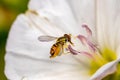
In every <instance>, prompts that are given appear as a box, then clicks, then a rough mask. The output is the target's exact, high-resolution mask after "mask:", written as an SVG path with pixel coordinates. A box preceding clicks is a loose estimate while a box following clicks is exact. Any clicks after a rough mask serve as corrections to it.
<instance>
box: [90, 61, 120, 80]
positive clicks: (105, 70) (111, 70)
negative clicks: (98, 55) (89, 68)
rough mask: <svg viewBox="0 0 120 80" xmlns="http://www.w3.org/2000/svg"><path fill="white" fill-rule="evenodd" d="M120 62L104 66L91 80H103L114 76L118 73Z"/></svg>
mask: <svg viewBox="0 0 120 80" xmlns="http://www.w3.org/2000/svg"><path fill="white" fill-rule="evenodd" d="M118 62H119V60H115V61H112V62H109V63H107V64H105V65H103V66H102V67H101V68H100V69H98V70H97V71H96V72H95V74H93V76H92V77H91V78H90V80H102V79H103V78H104V77H106V76H107V75H109V74H112V73H114V72H115V71H116V66H117V64H118Z"/></svg>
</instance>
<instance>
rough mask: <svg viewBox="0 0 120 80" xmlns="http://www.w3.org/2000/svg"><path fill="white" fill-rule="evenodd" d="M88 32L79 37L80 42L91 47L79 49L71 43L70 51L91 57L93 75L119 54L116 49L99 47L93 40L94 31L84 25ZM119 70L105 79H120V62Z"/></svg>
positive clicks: (90, 73) (91, 73)
mask: <svg viewBox="0 0 120 80" xmlns="http://www.w3.org/2000/svg"><path fill="white" fill-rule="evenodd" d="M82 27H83V28H85V30H86V32H87V36H84V35H78V36H77V38H78V39H79V40H80V42H81V43H82V44H83V45H84V46H86V47H88V48H89V50H88V51H77V50H74V49H73V48H72V46H71V45H69V46H68V49H69V51H70V52H71V53H72V54H73V55H77V54H84V55H85V56H87V57H89V58H91V61H90V67H89V72H88V73H89V75H93V74H94V73H95V72H96V71H97V70H98V69H99V68H100V67H102V66H103V65H104V64H106V63H108V62H111V61H113V60H116V59H117V55H116V53H115V51H114V50H112V49H111V48H109V47H104V48H103V49H102V50H101V49H100V48H99V45H97V44H95V43H94V42H93V41H92V31H91V30H90V29H89V27H88V26H87V25H85V24H84V25H82ZM117 69H118V71H116V72H115V73H114V74H111V75H108V76H107V77H105V78H104V79H103V80H120V71H119V70H120V64H118V66H117Z"/></svg>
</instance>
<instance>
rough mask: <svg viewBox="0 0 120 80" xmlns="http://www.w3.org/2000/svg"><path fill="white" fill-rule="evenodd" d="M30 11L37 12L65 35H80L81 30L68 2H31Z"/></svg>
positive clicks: (53, 0)
mask: <svg viewBox="0 0 120 80" xmlns="http://www.w3.org/2000/svg"><path fill="white" fill-rule="evenodd" d="M29 10H35V11H37V12H38V14H39V15H40V16H42V17H43V18H47V19H48V20H49V21H50V22H51V23H52V24H53V25H55V26H57V27H59V28H60V29H62V30H63V31H64V32H65V33H71V34H78V33H79V32H80V29H79V27H80V26H78V24H77V22H76V21H75V18H74V16H73V13H72V10H71V8H70V6H69V4H68V2H67V1H66V0H31V1H30V3H29Z"/></svg>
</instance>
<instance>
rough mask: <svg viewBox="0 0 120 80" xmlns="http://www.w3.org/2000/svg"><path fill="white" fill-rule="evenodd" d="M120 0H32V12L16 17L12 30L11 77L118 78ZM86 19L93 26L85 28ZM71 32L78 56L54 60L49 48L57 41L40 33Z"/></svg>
mask: <svg viewBox="0 0 120 80" xmlns="http://www.w3.org/2000/svg"><path fill="white" fill-rule="evenodd" d="M119 3H120V0H30V2H29V5H28V11H26V13H25V14H20V15H19V16H18V17H17V19H16V21H15V22H14V24H13V25H12V28H11V30H10V33H9V37H8V40H7V46H6V56H5V62H6V65H5V74H6V76H7V78H8V79H10V80H101V79H103V78H104V79H103V80H109V78H110V79H113V80H119V76H120V73H119V69H120V65H119V64H118V62H119V61H120V55H119V54H120V45H119V44H120V27H119V26H120V14H119V12H120V5H119ZM83 23H86V24H87V25H89V26H87V25H83V26H82V27H80V25H82V24H83ZM83 28H85V30H84V29H83ZM69 33H70V34H72V35H73V37H72V41H73V42H74V44H75V45H74V46H69V50H70V51H71V53H74V54H78V55H72V54H67V55H62V56H59V57H56V58H54V59H50V58H49V56H50V54H49V51H50V48H51V45H52V44H54V43H55V42H54V41H51V42H39V41H38V37H39V36H40V35H50V36H55V37H60V36H63V35H64V34H69ZM76 35H78V36H77V38H76V37H74V36H76ZM81 43H82V44H81ZM80 53H82V54H80ZM109 74H111V76H109ZM106 76H107V77H106ZM105 77H106V78H105Z"/></svg>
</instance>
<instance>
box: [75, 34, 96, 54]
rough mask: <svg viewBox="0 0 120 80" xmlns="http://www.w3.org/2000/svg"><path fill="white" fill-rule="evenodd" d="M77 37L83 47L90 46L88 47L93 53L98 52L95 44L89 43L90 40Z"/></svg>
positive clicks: (80, 36)
mask: <svg viewBox="0 0 120 80" xmlns="http://www.w3.org/2000/svg"><path fill="white" fill-rule="evenodd" d="M77 37H78V39H79V40H80V41H81V43H82V44H83V45H86V46H87V45H88V47H89V49H90V50H91V51H93V52H95V51H96V49H97V46H96V45H95V44H93V43H92V42H91V41H89V39H87V38H86V37H85V36H83V35H78V36H77Z"/></svg>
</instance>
